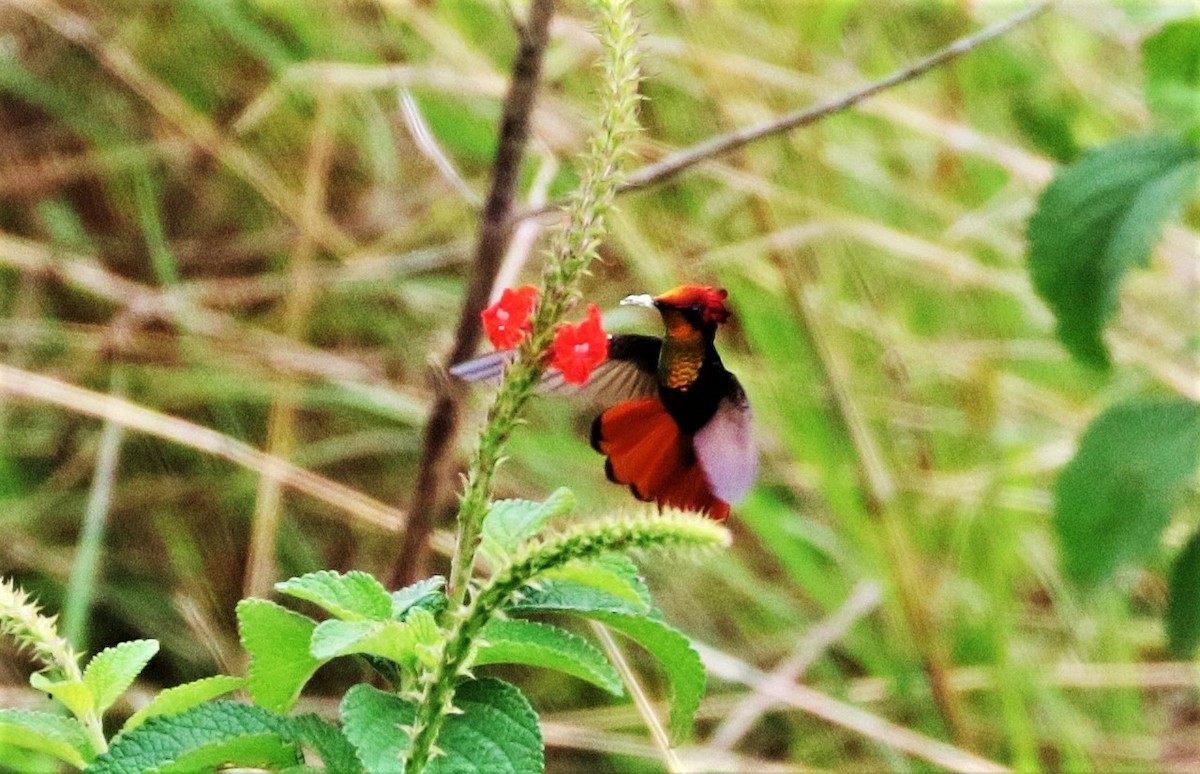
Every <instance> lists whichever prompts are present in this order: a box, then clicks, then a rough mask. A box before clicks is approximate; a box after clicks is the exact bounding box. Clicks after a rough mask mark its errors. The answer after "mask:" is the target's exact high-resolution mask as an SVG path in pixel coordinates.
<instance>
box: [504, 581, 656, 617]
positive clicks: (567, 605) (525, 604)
mask: <svg viewBox="0 0 1200 774" xmlns="http://www.w3.org/2000/svg"><path fill="white" fill-rule="evenodd" d="M547 574H548V573H547ZM505 609H506V610H507V611H508V612H513V613H533V612H541V611H550V612H562V611H566V612H585V611H588V610H610V611H613V610H615V611H618V612H622V613H629V614H630V615H647V614H649V613H650V612H651V611H652V610H653V609H654V608H653V607H651V606H649V605H643V604H641V602H640V600H638V601H634V600H630V599H628V598H627V597H625V596H618V595H617V594H614V593H612V592H610V591H608V590H606V589H601V588H597V587H595V586H591V585H588V584H585V583H579V582H577V581H567V580H561V581H560V580H553V579H546V580H542V579H541V578H539V579H538V580H536V581H535V582H533V583H530V584H528V585H526V586H525V587H523V588H522V589H521V590H520V591H518V592H517V594H516V595H515V596H514V598H513V602H512V603H511V604H510V605H508V607H506V608H505Z"/></svg>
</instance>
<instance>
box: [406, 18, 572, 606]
mask: <svg viewBox="0 0 1200 774" xmlns="http://www.w3.org/2000/svg"><path fill="white" fill-rule="evenodd" d="M553 15H554V1H553V0H535V2H533V3H532V4H531V5H530V8H529V18H528V19H527V20H526V22H525V23H524V24H523V25H521V26H520V27H519V28H518V31H519V33H520V38H521V43H520V48H519V50H518V51H517V57H516V60H515V61H514V62H513V73H512V80H511V82H510V84H509V89H508V95H507V96H506V97H505V100H504V113H503V115H502V117H501V122H500V140H499V143H498V145H497V148H496V158H495V163H494V164H493V165H492V181H491V186H490V188H489V190H488V195H487V200H486V201H485V202H484V205H483V212H482V214H481V220H480V226H479V241H478V243H477V245H476V248H475V260H474V269H473V272H472V275H471V281H470V286H469V287H468V289H467V298H466V300H465V301H464V302H463V307H462V313H461V315H460V316H459V319H458V328H457V330H456V332H455V336H454V347H453V348H452V349H451V351H450V354H449V356H448V357H447V358H446V364H447V366H449V365H452V364H454V363H457V362H459V361H462V360H465V359H467V358H468V357H470V356H471V355H472V354H474V352H475V348H476V347H477V346H479V338H480V334H481V327H480V321H479V314H480V313H481V312H482V311H483V310H484V308H485V307H486V306H487V303H488V299H489V298H490V297H491V294H492V287H493V285H494V284H495V281H496V275H497V273H498V272H499V271H500V265H501V262H502V261H503V259H504V254H505V252H506V251H507V250H508V244H509V242H510V241H511V239H512V233H513V225H514V223H513V218H512V211H513V197H514V192H515V191H516V186H517V176H518V172H519V171H520V168H521V160H522V159H523V158H524V155H525V146H526V144H527V141H528V138H529V117H530V115H531V113H532V112H533V102H534V97H535V96H536V93H537V86H538V82H539V81H540V79H541V71H542V58H543V54H544V53H545V50H546V43H547V41H548V40H549V34H550V19H551V18H552V17H553ZM461 402H462V393H461V390H459V389H456V388H455V386H454V385H449V384H447V385H445V386H444V387H443V388H442V394H441V395H440V396H439V397H438V400H437V402H436V403H435V404H434V406H433V411H432V412H431V413H430V415H429V421H428V423H427V424H426V425H425V438H424V445H423V451H422V455H421V466H420V468H419V469H418V471H417V484H416V491H415V493H414V494H413V500H412V508H411V511H410V513H411V517H410V519H409V523H408V529H407V530H406V531H405V533H404V539H403V541H402V543H401V546H400V551H399V553H398V554H397V556H396V563H395V565H394V566H393V569H392V574H391V583H392V586H393V587H400V586H405V585H408V584H409V583H411V582H412V581H413V580H415V579H416V578H418V577H420V576H421V575H423V574H424V572H423V570H424V567H423V565H424V563H425V559H426V557H427V555H428V551H429V548H428V542H429V533H430V532H431V531H432V529H433V523H434V520H435V518H436V517H437V514H438V513H439V512H440V510H441V506H442V503H443V500H444V484H445V481H446V479H447V477H448V475H447V474H448V473H449V465H450V462H451V457H450V450H451V448H452V447H453V445H454V439H455V437H456V436H457V435H458V424H459V407H460V404H461Z"/></svg>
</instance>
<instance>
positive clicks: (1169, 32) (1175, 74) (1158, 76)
mask: <svg viewBox="0 0 1200 774" xmlns="http://www.w3.org/2000/svg"><path fill="white" fill-rule="evenodd" d="M1142 63H1143V66H1144V68H1145V71H1146V104H1147V106H1149V108H1150V110H1151V111H1153V112H1154V114H1155V115H1156V116H1157V118H1158V120H1159V121H1160V122H1161V123H1162V124H1163V126H1166V127H1171V128H1178V129H1179V130H1181V131H1182V132H1184V133H1187V132H1190V131H1193V130H1195V129H1196V128H1197V125H1198V124H1200V17H1192V18H1190V19H1177V20H1175V21H1172V22H1169V23H1167V24H1165V25H1163V28H1162V29H1160V30H1159V31H1158V32H1156V33H1155V34H1154V35H1151V36H1150V37H1149V38H1146V40H1145V41H1144V42H1143V43H1142Z"/></svg>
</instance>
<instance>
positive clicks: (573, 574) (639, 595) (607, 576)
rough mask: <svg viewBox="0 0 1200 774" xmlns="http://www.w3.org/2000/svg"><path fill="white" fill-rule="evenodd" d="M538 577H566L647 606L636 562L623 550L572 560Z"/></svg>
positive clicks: (556, 579)
mask: <svg viewBox="0 0 1200 774" xmlns="http://www.w3.org/2000/svg"><path fill="white" fill-rule="evenodd" d="M538 578H539V580H541V579H546V580H553V581H566V582H569V583H577V584H581V585H584V586H590V587H592V588H595V589H599V590H601V591H605V592H607V593H609V594H612V595H613V596H616V597H620V598H621V599H624V600H625V601H626V602H629V603H630V604H631V605H633V606H635V607H638V608H641V609H642V610H649V609H650V608H651V606H652V605H651V601H650V590H649V589H648V588H646V583H645V581H643V580H642V577H641V575H640V573H639V572H638V568H637V565H635V564H634V563H633V562H632V561H631V560H630V559H629V557H627V556H625V555H624V554H605V555H604V556H600V557H597V558H596V559H591V560H587V561H574V562H569V563H568V564H565V565H562V566H561V567H555V568H554V569H552V570H547V571H546V572H544V573H542V574H541V575H539V576H538Z"/></svg>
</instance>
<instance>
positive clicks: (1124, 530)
mask: <svg viewBox="0 0 1200 774" xmlns="http://www.w3.org/2000/svg"><path fill="white" fill-rule="evenodd" d="M1198 463H1200V404H1197V403H1193V402H1191V401H1188V400H1153V401H1151V400H1140V401H1132V402H1129V403H1124V404H1119V405H1117V406H1113V407H1112V408H1110V409H1108V410H1107V411H1105V412H1104V413H1103V414H1101V415H1100V416H1099V417H1097V418H1096V419H1095V420H1094V421H1093V422H1092V424H1091V426H1090V427H1088V429H1087V431H1086V432H1084V434H1083V437H1082V438H1081V439H1080V443H1079V451H1077V452H1076V453H1075V457H1074V458H1073V459H1072V460H1071V461H1070V463H1068V464H1067V466H1066V468H1064V469H1063V471H1062V473H1061V474H1060V475H1059V478H1058V485H1057V489H1056V502H1055V510H1054V527H1055V530H1056V531H1057V533H1058V539H1059V546H1060V548H1061V551H1062V556H1063V560H1064V565H1065V569H1066V572H1067V575H1068V576H1069V577H1070V578H1071V579H1072V580H1074V581H1075V582H1077V583H1079V584H1080V585H1082V586H1084V587H1092V586H1096V585H1097V584H1099V583H1102V582H1103V581H1104V580H1106V579H1107V578H1108V577H1109V576H1111V575H1112V574H1113V573H1114V572H1115V571H1116V570H1117V568H1118V567H1120V566H1121V565H1123V564H1126V563H1129V562H1136V561H1138V560H1140V559H1141V558H1142V557H1144V556H1145V555H1146V554H1148V553H1149V552H1150V551H1152V550H1154V549H1155V548H1156V547H1157V546H1158V543H1159V536H1160V534H1161V533H1162V530H1163V528H1165V527H1166V525H1167V522H1168V521H1169V520H1170V516H1171V507H1172V505H1173V503H1174V501H1175V499H1176V495H1177V494H1178V492H1179V489H1180V487H1181V486H1182V485H1183V484H1184V483H1185V482H1186V481H1187V480H1188V479H1189V478H1190V477H1191V475H1192V473H1193V472H1194V471H1195V470H1196V467H1197V464H1198Z"/></svg>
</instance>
